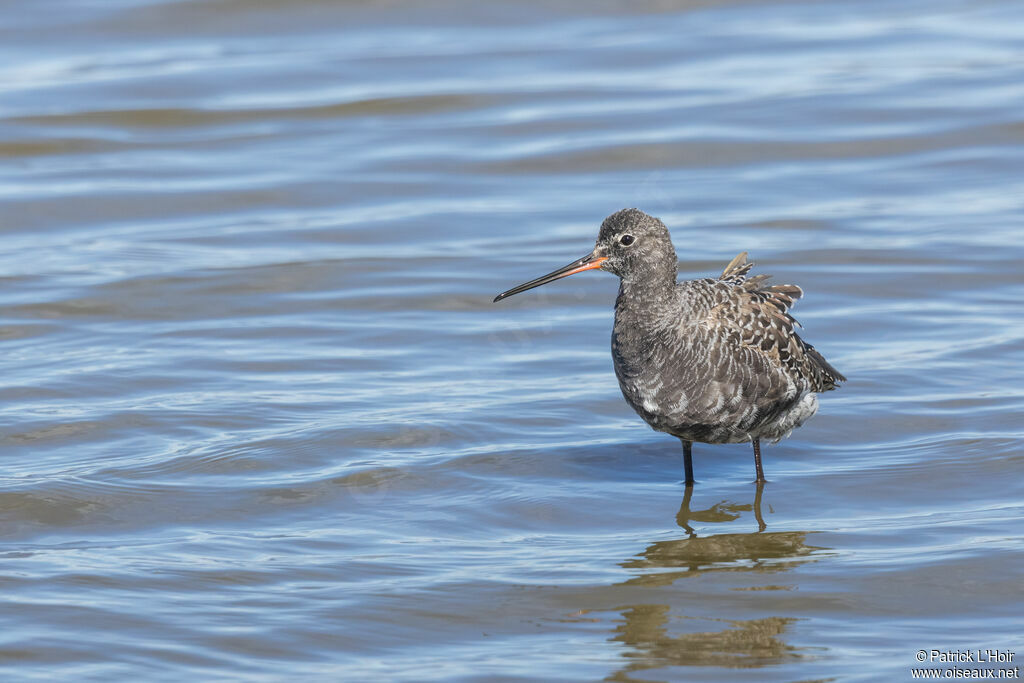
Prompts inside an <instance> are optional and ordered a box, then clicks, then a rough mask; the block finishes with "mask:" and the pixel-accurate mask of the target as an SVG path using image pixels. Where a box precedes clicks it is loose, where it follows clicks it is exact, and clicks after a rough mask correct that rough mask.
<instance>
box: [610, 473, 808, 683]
mask: <svg viewBox="0 0 1024 683" xmlns="http://www.w3.org/2000/svg"><path fill="white" fill-rule="evenodd" d="M763 495H764V486H763V485H758V486H757V488H756V491H755V493H754V498H753V501H752V502H751V503H733V502H729V501H721V502H718V503H715V504H714V505H712V506H710V507H708V508H705V509H697V510H694V509H692V508H691V501H692V497H693V489H692V487H688V488H687V489H686V491H685V494H684V496H683V502H682V504H681V505H680V507H679V512H678V513H677V514H676V523H677V524H678V525H679V526H680V527H681V528H682V529H683V530H684V531H685V532H686V536H685V538H678V539H673V540H662V541H656V542H654V543H651V544H649V545H648V546H647V548H646V549H645V550H644V551H643V552H642V553H640V554H639V555H638V556H636V557H633V558H631V559H629V560H627V561H625V562H624V563H622V566H623V567H626V568H628V569H632V570H640V571H639V572H638V573H637V575H636V576H634V577H632V578H630V579H629V580H627V581H626V582H624V583H623V584H621V585H622V586H624V587H642V588H643V589H644V590H645V591H649V590H650V589H654V590H655V591H656V592H655V593H645V600H644V602H643V603H640V604H632V605H625V606H622V607H620V608H618V609H617V610H616V611H617V612H619V624H618V626H617V627H616V629H615V635H614V636H613V638H612V639H613V640H615V641H618V642H621V643H623V644H625V645H628V646H629V648H630V650H631V652H630V653H629V654H628V655H627V657H628V662H629V663H628V665H627V666H626V667H625V668H623V669H622V670H621V671H619V672H618V673H617V674H616V675H615V676H613V680H633V679H632V678H631V674H632V673H635V672H638V671H642V670H645V669H652V668H663V667H672V666H721V667H728V668H736V667H741V668H747V667H760V666H767V665H777V664H779V663H781V662H782V661H785V660H787V659H790V658H797V657H806V656H808V653H806V652H804V651H802V650H800V649H798V648H795V647H793V646H790V645H788V644H787V643H786V640H785V636H786V632H787V629H788V628H789V625H790V624H791V623H792V622H794V621H796V619H795V618H794V617H789V616H784V615H778V614H772V613H768V614H764V613H763V611H764V610H763V609H762V611H761V612H758V611H757V608H756V607H755V608H754V609H755V614H754V615H753V616H755V617H756V618H753V619H736V618H734V616H735V614H736V607H735V598H734V597H731V596H733V595H735V594H734V593H732V592H731V591H776V590H789V589H791V588H792V586H786V585H779V583H781V582H778V581H777V580H771V581H763V580H759V577H761V576H765V575H768V574H772V575H774V574H778V573H783V572H786V571H789V570H790V569H792V568H793V567H795V566H798V565H800V564H802V563H804V562H809V561H813V559H814V558H813V554H814V553H815V552H816V551H820V550H823V548H819V547H815V546H811V545H808V544H807V542H806V540H807V535H808V533H809V532H807V531H776V532H772V531H767V528H768V526H767V524H766V523H765V520H764V515H763V512H762V505H763V502H762V498H763ZM767 509H768V510H769V512H771V507H770V506H768V508H767ZM751 518H752V519H751ZM744 519H750V521H751V522H752V523H753V524H752V525H750V526H748V527H747V528H751V529H752V530H750V531H742V532H732V533H721V534H709V533H707V531H706V530H707V528H708V527H709V526H711V525H717V524H729V525H730V526H736V525H737V524H742V523H743V522H744ZM694 525H696V526H697V527H698V528H699V529H701V533H700V534H699V533H698V532H697V530H695V528H694ZM755 528H756V530H753V529H755ZM715 577H717V578H715ZM747 577H749V578H750V579H753V581H751V580H749V579H748V578H747ZM684 578H686V579H689V581H687V582H685V583H678V584H677V582H679V581H681V580H682V579H684ZM701 579H704V580H701ZM694 581H699V583H692V582H694ZM751 584H753V585H751ZM723 591H730V592H729V593H724V592H723ZM764 595H766V597H765V598H761V599H757V600H755V599H753V598H752V599H751V600H750V601H748V602H749V603H755V602H756V603H757V604H772V602H773V601H772V600H771V598H770V597H767V596H768V595H770V594H764ZM726 603H727V604H729V605H730V607H729V608H728V609H725V608H723V607H721V605H722V604H726Z"/></svg>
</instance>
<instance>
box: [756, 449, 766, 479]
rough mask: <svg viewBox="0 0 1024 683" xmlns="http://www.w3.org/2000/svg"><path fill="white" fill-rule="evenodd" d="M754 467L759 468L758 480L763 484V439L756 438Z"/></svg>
mask: <svg viewBox="0 0 1024 683" xmlns="http://www.w3.org/2000/svg"><path fill="white" fill-rule="evenodd" d="M754 467H756V468H757V480H756V481H757V482H758V483H759V484H763V483H764V481H765V478H764V470H763V469H761V439H754Z"/></svg>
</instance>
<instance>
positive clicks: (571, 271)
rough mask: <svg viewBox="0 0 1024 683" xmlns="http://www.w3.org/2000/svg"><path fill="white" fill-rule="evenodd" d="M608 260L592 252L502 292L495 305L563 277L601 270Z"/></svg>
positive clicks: (495, 300) (495, 299) (496, 298)
mask: <svg viewBox="0 0 1024 683" xmlns="http://www.w3.org/2000/svg"><path fill="white" fill-rule="evenodd" d="M607 260H608V257H607V256H597V255H595V254H594V253H593V252H591V253H589V254H587V255H586V256H584V257H583V258H581V259H577V260H575V261H573V262H572V263H570V264H569V265H567V266H563V267H561V268H559V269H558V270H555V271H552V272H550V273H548V274H547V275H542V276H540V277H539V278H537V279H536V280H530V281H529V282H524V283H523V284H521V285H519V286H517V287H513V288H512V289H510V290H508V291H507V292H502V293H501V294H499V295H498V296H496V297H494V302H493V303H497V302H499V301H501V300H502V299H506V298H508V297H510V296H512V295H513V294H519V293H520V292H525V291H526V290H528V289H533V288H534V287H540V286H541V285H546V284H547V283H549V282H554V281H555V280H561V279H562V278H563V277H569V276H570V275H575V274H576V273H582V272H583V271H584V270H592V269H594V268H600V267H601V264H602V263H604V262H605V261H607Z"/></svg>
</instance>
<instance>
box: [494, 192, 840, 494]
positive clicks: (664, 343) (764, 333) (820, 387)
mask: <svg viewBox="0 0 1024 683" xmlns="http://www.w3.org/2000/svg"><path fill="white" fill-rule="evenodd" d="M753 267H754V264H753V263H752V262H750V261H747V254H746V252H744V253H742V254H740V255H739V256H737V257H736V258H734V259H733V260H732V261H731V262H730V263H729V265H727V266H726V267H725V270H724V271H722V274H721V276H719V277H717V278H702V279H699V280H688V281H685V282H676V270H677V259H676V250H675V248H674V247H673V246H672V240H671V238H670V237H669V233H668V228H666V227H665V224H664V223H662V222H661V221H660V220H658V219H657V218H654V217H653V216H648V215H647V214H645V213H644V212H642V211H640V210H638V209H623V210H622V211H619V212H617V213H614V214H612V215H611V216H609V217H608V218H606V219H605V220H604V222H603V223H602V224H601V231H600V233H599V234H598V237H597V244H596V246H595V247H594V250H593V251H591V252H590V253H589V254H587V255H586V256H584V257H583V258H581V259H578V260H576V261H573V262H572V263H570V264H569V265H567V266H565V267H563V268H559V269H558V270H556V271H554V272H552V273H548V274H547V275H544V276H543V277H539V278H537V279H536V280H531V281H530V282H527V283H524V284H521V285H519V286H518V287H513V288H512V289H510V290H508V291H507V292H503V293H501V294H499V295H498V296H496V297H495V298H494V300H495V301H500V300H501V299H504V298H506V297H509V296H512V295H513V294H518V293H520V292H525V291H526V290H528V289H533V288H534V287H539V286H541V285H543V284H547V283H549V282H553V281H555V280H558V279H561V278H563V277H567V276H569V275H573V274H574V273H581V272H583V271H585V270H592V269H594V268H600V269H601V270H607V271H609V272H611V273H614V274H615V275H618V276H619V295H618V298H617V299H616V300H615V326H614V328H613V330H612V359H613V360H614V363H615V376H616V377H618V380H619V387H620V388H621V389H622V395H623V396H624V397H625V398H626V402H627V403H629V405H630V406H632V408H633V410H635V411H636V412H637V413H638V414H639V415H640V417H642V418H643V419H644V421H646V422H647V424H649V425H650V426H651V427H652V428H654V429H656V430H657V431H659V432H666V433H668V434H671V435H672V436H675V437H678V438H679V439H680V440H681V441H682V442H683V463H684V467H685V470H686V485H687V486H692V485H693V483H694V479H693V461H692V452H691V451H692V447H693V442H694V441H698V442H700V443H709V444H717V443H741V442H747V441H750V442H752V443H753V446H754V466H755V468H756V471H757V482H759V483H760V482H764V480H765V478H764V469H763V467H762V465H761V439H770V440H772V441H773V442H778V441H779V440H780V439H782V438H784V437H786V436H789V434H790V432H792V431H793V429H795V428H796V427H799V426H800V425H802V424H803V423H804V422H805V421H807V419H808V418H810V417H811V416H812V415H814V414H815V413H816V412H817V411H818V394H819V393H821V392H824V391H829V390H830V389H835V388H836V385H837V383H839V382H844V381H846V378H845V377H843V376H842V375H841V374H839V371H838V370H836V369H835V368H833V367H832V366H831V365H829V363H828V361H826V360H825V358H824V357H823V356H822V355H821V354H820V353H818V352H817V351H815V349H814V347H813V346H811V345H810V344H808V343H807V342H805V341H804V340H803V339H801V338H800V336H799V335H798V334H797V333H796V330H795V329H794V328H795V326H797V325H799V323H797V322H796V320H794V319H793V317H792V316H791V315H790V314H789V308H790V306H792V305H793V302H794V301H795V300H797V299H799V298H800V297H801V296H802V295H803V290H801V289H800V288H799V287H797V286H796V285H769V284H768V283H767V282H766V280H768V277H769V276H767V275H755V276H753V277H748V273H749V272H750V269H751V268H753Z"/></svg>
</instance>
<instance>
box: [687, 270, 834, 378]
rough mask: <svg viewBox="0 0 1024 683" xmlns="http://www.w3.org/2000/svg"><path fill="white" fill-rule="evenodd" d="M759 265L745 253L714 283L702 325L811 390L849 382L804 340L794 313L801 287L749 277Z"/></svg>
mask: <svg viewBox="0 0 1024 683" xmlns="http://www.w3.org/2000/svg"><path fill="white" fill-rule="evenodd" d="M753 267H754V264H753V262H751V261H748V260H747V254H746V252H744V253H742V254H740V255H738V256H737V257H736V258H734V259H733V260H732V261H731V262H730V263H729V265H728V266H726V267H725V270H724V271H722V275H721V277H719V278H718V280H717V282H716V283H715V285H716V286H715V287H714V289H715V297H714V298H715V300H716V303H715V304H714V305H713V306H711V307H710V309H709V310H708V312H707V316H706V318H705V319H704V320H703V321H702V324H703V325H704V326H706V327H707V328H708V329H709V330H710V331H712V333H713V334H714V335H715V336H716V337H719V338H720V339H724V340H726V341H727V342H728V344H727V345H728V346H731V347H733V348H745V349H752V350H754V351H756V352H757V353H759V354H760V355H761V356H763V357H764V358H765V360H767V361H768V363H769V365H771V366H773V367H775V368H778V369H780V370H782V371H784V372H786V373H787V374H789V375H790V376H791V377H793V378H803V379H805V380H806V381H807V382H808V383H809V385H810V388H811V390H812V391H827V390H829V389H834V388H835V387H836V383H837V382H841V381H845V379H846V378H845V377H843V376H842V375H841V374H840V373H839V371H838V370H836V369H835V368H834V367H832V366H831V365H830V364H829V363H828V361H826V360H825V358H824V357H823V356H822V355H821V354H820V353H818V352H817V351H816V350H815V349H814V347H813V346H811V345H810V344H808V343H807V342H805V341H804V340H803V339H801V338H800V335H798V334H797V332H796V327H798V326H800V323H798V322H797V321H796V319H795V318H793V316H791V315H790V314H789V309H790V307H791V306H792V305H793V302H794V301H796V300H797V299H799V298H800V297H801V296H803V290H802V289H800V288H799V287H797V286H796V285H768V284H767V280H768V279H769V278H770V277H771V276H769V275H755V276H753V277H748V276H747V274H748V273H749V272H750V270H751V269H752V268H753Z"/></svg>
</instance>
